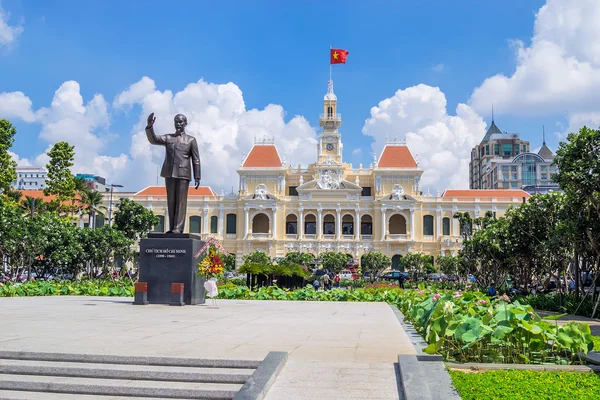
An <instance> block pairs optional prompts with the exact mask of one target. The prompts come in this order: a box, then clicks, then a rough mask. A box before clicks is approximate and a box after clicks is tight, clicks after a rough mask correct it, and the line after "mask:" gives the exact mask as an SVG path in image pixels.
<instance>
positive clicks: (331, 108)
mask: <svg viewBox="0 0 600 400" xmlns="http://www.w3.org/2000/svg"><path fill="white" fill-rule="evenodd" d="M332 117H333V107H331V106H329V107H327V118H332Z"/></svg>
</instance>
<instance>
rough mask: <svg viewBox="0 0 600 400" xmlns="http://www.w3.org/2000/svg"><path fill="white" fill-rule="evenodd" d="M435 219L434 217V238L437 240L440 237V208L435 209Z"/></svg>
mask: <svg viewBox="0 0 600 400" xmlns="http://www.w3.org/2000/svg"><path fill="white" fill-rule="evenodd" d="M435 219H436V227H435V228H436V229H435V240H438V239H439V238H440V232H441V231H442V211H441V210H437V211H436V213H435Z"/></svg>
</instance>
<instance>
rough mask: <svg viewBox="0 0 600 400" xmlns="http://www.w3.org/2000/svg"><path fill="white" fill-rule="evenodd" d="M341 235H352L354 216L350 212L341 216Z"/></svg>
mask: <svg viewBox="0 0 600 400" xmlns="http://www.w3.org/2000/svg"><path fill="white" fill-rule="evenodd" d="M342 235H354V217H353V216H352V215H350V214H346V215H344V216H343V217H342Z"/></svg>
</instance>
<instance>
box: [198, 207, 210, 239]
mask: <svg viewBox="0 0 600 400" xmlns="http://www.w3.org/2000/svg"><path fill="white" fill-rule="evenodd" d="M200 233H204V234H208V233H209V230H208V208H205V209H204V213H203V214H202V230H201V231H200Z"/></svg>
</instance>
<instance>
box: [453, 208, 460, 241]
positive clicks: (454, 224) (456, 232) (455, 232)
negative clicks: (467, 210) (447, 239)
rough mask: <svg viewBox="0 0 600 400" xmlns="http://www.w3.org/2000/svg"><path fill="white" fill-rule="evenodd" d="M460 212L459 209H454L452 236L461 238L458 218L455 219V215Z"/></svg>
mask: <svg viewBox="0 0 600 400" xmlns="http://www.w3.org/2000/svg"><path fill="white" fill-rule="evenodd" d="M457 212H458V208H455V207H452V232H451V235H452V236H459V235H460V232H458V218H454V214H456V213H457Z"/></svg>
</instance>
